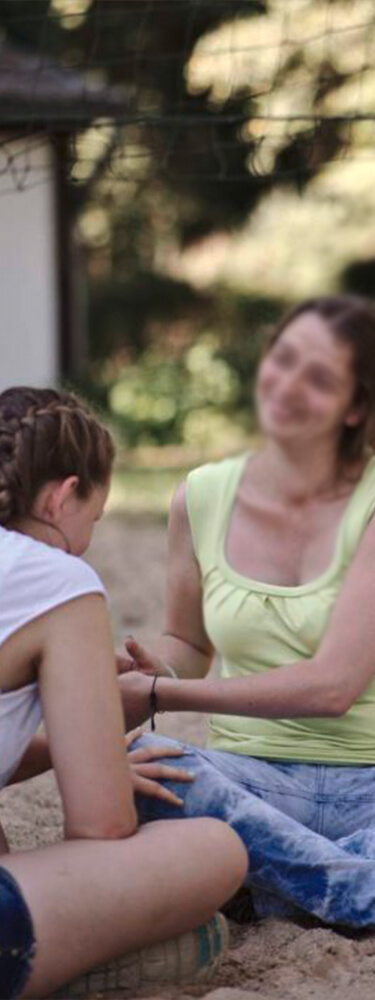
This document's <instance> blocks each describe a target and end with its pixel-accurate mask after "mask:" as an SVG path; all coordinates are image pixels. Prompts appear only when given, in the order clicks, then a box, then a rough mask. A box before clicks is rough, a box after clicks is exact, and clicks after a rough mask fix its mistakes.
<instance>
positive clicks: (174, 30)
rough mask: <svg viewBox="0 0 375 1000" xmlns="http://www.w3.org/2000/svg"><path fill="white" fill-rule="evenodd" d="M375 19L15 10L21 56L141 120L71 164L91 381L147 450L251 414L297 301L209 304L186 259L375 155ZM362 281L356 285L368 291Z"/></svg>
mask: <svg viewBox="0 0 375 1000" xmlns="http://www.w3.org/2000/svg"><path fill="white" fill-rule="evenodd" d="M374 16H375V15H374V8H373V2H372V0H356V3H355V4H353V3H352V2H351V0H298V2H296V0H230V2H229V0H228V2H226V0H151V2H150V0H33V2H32V3H30V0H16V2H15V0H2V2H1V4H0V28H1V29H3V31H5V33H6V36H7V37H8V38H9V39H10V40H11V41H12V42H14V43H15V44H17V45H25V46H28V47H31V48H32V49H33V50H35V51H39V52H40V53H41V54H43V55H48V56H50V57H51V58H53V59H55V60H57V61H58V62H60V63H61V64H62V65H64V66H66V67H68V68H69V67H70V68H71V69H74V70H77V71H81V72H82V71H83V72H84V73H87V74H90V75H91V76H92V77H96V78H97V79H98V81H99V82H101V83H103V82H105V83H108V84H109V85H116V86H119V85H120V86H121V87H124V88H125V90H124V93H125V98H124V107H125V106H128V105H129V106H130V107H131V108H132V109H133V110H132V112H131V113H129V120H128V121H127V122H124V125H123V127H118V128H116V129H114V128H113V127H112V126H111V124H110V123H108V122H107V123H104V122H102V123H96V126H97V127H95V128H93V129H91V130H87V132H85V133H82V134H79V133H78V134H77V136H76V137H75V142H74V144H73V145H72V162H71V178H72V184H71V191H72V202H73V203H74V205H75V209H76V212H77V219H78V228H79V233H80V239H81V240H82V241H83V242H84V244H85V245H86V248H87V253H88V264H89V266H88V272H89V290H90V296H89V299H90V337H91V343H90V352H91V369H90V377H91V381H92V385H93V386H95V393H96V395H97V396H100V398H101V399H102V400H105V399H107V400H108V402H109V404H110V406H111V407H112V409H113V411H114V413H115V414H116V416H117V418H118V420H119V421H120V422H121V423H122V426H123V428H124V432H125V433H126V435H127V438H128V440H129V442H131V443H134V442H136V441H137V440H139V439H142V440H156V441H160V442H162V441H167V440H168V441H170V440H186V439H187V438H189V436H190V437H191V436H193V437H194V434H195V433H196V429H197V426H198V423H200V424H202V422H203V425H205V426H206V427H208V421H211V422H212V419H213V416H214V415H215V414H216V416H217V419H218V421H219V424H220V420H222V419H224V418H225V419H226V418H228V419H233V417H234V415H237V416H238V418H239V419H240V420H243V419H245V415H246V414H249V401H250V400H251V395H252V388H253V378H254V370H255V366H256V361H257V358H258V356H259V351H260V349H261V342H262V339H263V335H264V333H266V332H267V331H268V329H269V327H270V325H272V323H274V322H275V320H277V318H278V316H279V315H280V312H281V311H282V309H283V308H284V307H285V305H287V304H288V303H285V302H283V301H281V299H280V298H278V299H272V298H267V297H266V296H261V295H259V294H258V295H257V294H256V289H255V290H254V289H250V290H249V294H247V295H245V294H236V293H235V291H234V290H233V289H232V290H230V289H228V288H225V287H218V286H217V285H215V283H213V284H212V285H211V287H208V285H207V289H208V290H206V291H205V292H202V291H201V290H200V289H199V288H197V287H195V286H194V284H193V282H191V283H188V282H187V281H184V280H180V279H179V278H178V277H176V273H177V272H176V270H175V268H174V263H175V259H176V255H177V254H178V252H179V251H180V250H181V248H185V249H186V248H189V247H191V246H193V245H194V244H198V243H199V242H201V241H203V240H205V239H207V237H209V236H210V235H212V234H214V233H217V232H219V233H220V232H223V231H224V232H227V233H228V232H230V231H232V230H234V229H236V228H239V227H241V226H242V225H243V224H244V223H245V222H246V220H247V218H248V217H249V214H251V213H252V212H253V211H254V209H255V208H256V206H257V205H258V204H259V202H260V201H261V199H263V198H265V197H267V196H268V195H270V194H271V192H272V191H274V190H275V189H278V188H280V187H283V186H284V187H288V188H289V189H293V188H294V189H295V190H297V191H298V192H300V193H302V192H303V191H304V190H305V188H306V186H308V185H309V184H310V182H311V181H312V179H313V178H314V177H316V176H317V175H318V174H319V172H320V171H321V170H322V168H324V165H325V164H327V162H329V161H330V160H332V159H336V158H337V157H338V156H339V155H347V154H348V153H349V154H350V151H351V150H352V149H353V148H354V147H356V148H357V149H360V150H361V149H363V150H364V151H365V150H366V148H367V146H368V143H369V142H372V133H371V136H370V134H369V125H368V123H366V122H364V121H356V120H355V115H356V112H358V111H361V112H366V110H372V109H373V106H374V103H373V102H374V99H375V59H374V51H373V48H374V46H373V41H372V39H373V36H374V30H373V29H374ZM359 100H360V101H361V104H359ZM345 115H349V117H350V123H349V126H348V127H347V124H346V123H345ZM327 116H329V118H330V120H329V121H327ZM98 126H99V127H98ZM358 268H359V270H358ZM358 268H357V270H355V269H354V271H353V273H352V272H351V271H350V268H348V269H347V272H346V274H345V275H344V276H343V282H344V283H345V284H346V286H348V284H349V285H350V282H352V284H353V283H355V282H357V284H358V285H361V287H366V288H367V287H368V286H369V284H370V281H369V279H368V275H367V272H366V274H365V273H364V271H363V269H362V270H361V263H359V264H358ZM371 273H372V272H371ZM219 424H218V426H219ZM194 428H195V430H194Z"/></svg>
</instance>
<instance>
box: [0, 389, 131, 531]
mask: <svg viewBox="0 0 375 1000" xmlns="http://www.w3.org/2000/svg"><path fill="white" fill-rule="evenodd" d="M113 458H114V444H113V441H112V438H111V435H110V433H109V431H108V430H107V429H106V427H104V426H103V425H102V424H101V423H100V421H99V420H97V418H96V417H95V416H94V414H93V413H91V412H90V410H89V409H88V408H87V406H86V405H85V404H84V403H83V402H82V401H81V400H80V399H78V398H77V397H76V396H75V395H73V393H65V392H57V391H56V390H54V389H32V388H28V387H26V386H16V387H14V388H12V389H6V390H5V392H2V393H0V524H1V525H3V526H6V525H8V524H10V523H11V522H12V521H13V519H14V518H17V517H25V516H28V515H30V514H31V513H32V510H33V506H34V502H35V499H36V497H37V494H38V493H39V490H40V489H41V488H42V487H43V486H45V485H46V483H48V482H51V481H53V480H57V481H58V480H63V479H65V478H67V477H68V476H77V478H78V483H77V496H79V497H80V498H82V499H85V498H87V497H88V496H89V495H90V493H91V490H92V489H93V487H94V486H102V485H105V484H106V483H107V482H108V480H109V477H110V474H111V468H112V463H113Z"/></svg>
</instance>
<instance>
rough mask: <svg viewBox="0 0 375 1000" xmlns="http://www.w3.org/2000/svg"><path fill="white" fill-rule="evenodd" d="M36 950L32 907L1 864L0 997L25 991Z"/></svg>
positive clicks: (4, 999) (8, 997) (3, 998)
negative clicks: (27, 903)
mask: <svg viewBox="0 0 375 1000" xmlns="http://www.w3.org/2000/svg"><path fill="white" fill-rule="evenodd" d="M34 952H35V937H34V929H33V924H32V920H31V916H30V912H29V909H28V907H27V905H26V902H25V900H24V898H23V895H22V893H21V890H20V888H19V886H18V885H17V882H16V881H15V879H14V878H13V875H10V873H9V872H8V871H6V869H5V868H1V867H0V997H1V1000H12V998H15V997H19V996H20V995H21V993H22V992H23V990H24V988H25V985H26V982H27V979H28V977H29V975H30V971H31V966H32V958H33V955H34Z"/></svg>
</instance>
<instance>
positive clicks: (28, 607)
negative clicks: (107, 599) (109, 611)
mask: <svg viewBox="0 0 375 1000" xmlns="http://www.w3.org/2000/svg"><path fill="white" fill-rule="evenodd" d="M93 593H99V594H102V595H105V588H104V586H103V584H102V581H101V580H100V578H99V576H98V575H97V573H96V572H95V570H94V569H93V568H92V567H91V566H90V565H89V564H88V563H87V562H85V560H83V559H80V558H78V557H77V556H73V555H68V554H67V553H66V552H63V551H62V550H61V549H58V548H54V547H53V546H50V545H46V544H45V543H44V542H39V541H37V540H36V539H33V538H31V537H30V536H28V535H21V534H20V533H19V532H17V531H8V529H4V528H0V644H1V643H2V642H4V641H5V639H6V638H8V637H9V636H10V635H11V634H12V633H14V632H16V631H17V630H18V629H19V628H21V627H23V626H24V625H26V624H27V623H28V622H30V621H32V620H33V619H35V618H37V617H38V616H39V615H41V614H45V613H46V612H48V611H51V610H53V609H54V608H56V607H58V606H59V605H61V604H65V603H67V602H68V601H70V600H74V599H75V598H77V597H81V596H84V595H87V594H93Z"/></svg>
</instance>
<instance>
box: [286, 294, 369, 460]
mask: <svg viewBox="0 0 375 1000" xmlns="http://www.w3.org/2000/svg"><path fill="white" fill-rule="evenodd" d="M305 313H315V315H316V316H320V318H321V319H322V320H324V322H325V323H326V324H327V326H328V327H329V329H330V330H331V331H332V333H333V334H334V336H335V337H337V339H338V340H340V341H342V342H343V343H345V344H349V346H350V348H351V352H352V359H353V360H352V365H353V372H354V376H355V380H356V389H355V394H354V399H353V404H354V405H356V406H357V405H358V406H359V407H363V419H362V420H361V421H360V423H359V424H358V425H357V426H355V427H349V426H347V425H345V426H344V427H343V429H342V433H341V437H340V440H339V453H338V458H339V461H340V463H343V465H346V466H348V465H352V464H354V463H356V462H358V461H359V460H360V459H361V458H362V457H363V456H364V454H365V452H366V450H368V449H369V448H370V449H371V450H373V451H374V450H375V305H374V304H373V303H372V302H371V301H370V300H368V299H364V298H361V297H360V296H357V295H324V296H319V297H317V298H311V299H306V300H305V301H304V302H301V303H300V304H299V305H298V306H296V307H295V308H294V309H292V310H291V312H289V313H287V315H286V316H284V318H283V319H282V321H281V323H280V324H279V326H277V327H276V330H274V331H273V333H272V334H271V337H270V338H269V340H268V343H267V346H266V353H267V352H268V351H269V350H271V348H272V347H273V346H274V344H276V342H277V341H278V339H279V337H280V336H281V334H282V333H283V331H284V330H285V329H286V327H287V326H289V324H290V323H292V322H293V320H295V319H297V318H298V317H299V316H303V315H304V314H305Z"/></svg>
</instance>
